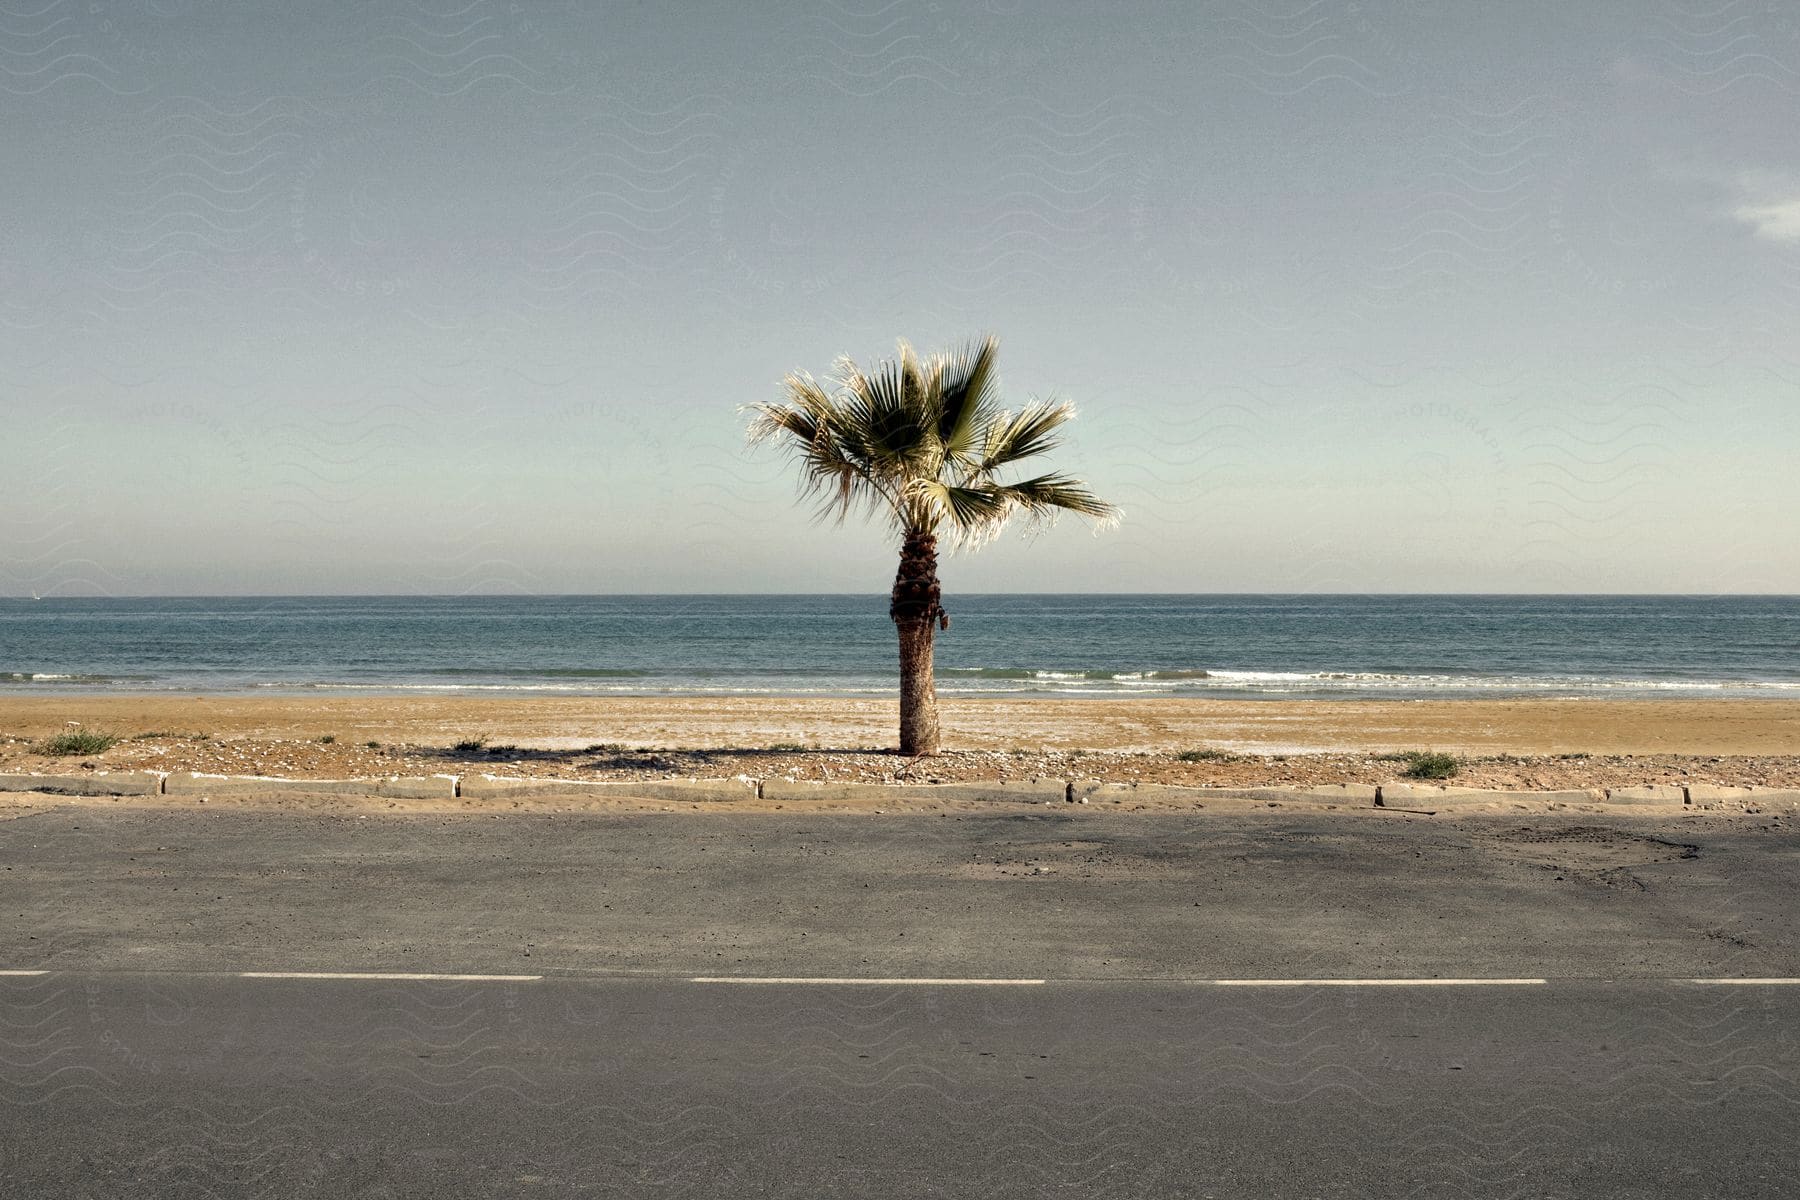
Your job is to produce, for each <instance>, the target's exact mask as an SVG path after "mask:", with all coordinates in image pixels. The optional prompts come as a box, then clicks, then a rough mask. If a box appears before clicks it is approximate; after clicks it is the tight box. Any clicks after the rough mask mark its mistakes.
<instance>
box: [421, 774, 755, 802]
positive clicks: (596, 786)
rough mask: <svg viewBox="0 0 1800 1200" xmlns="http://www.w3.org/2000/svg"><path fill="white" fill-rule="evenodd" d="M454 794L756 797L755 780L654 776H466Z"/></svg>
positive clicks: (679, 798) (587, 797) (469, 796)
mask: <svg viewBox="0 0 1800 1200" xmlns="http://www.w3.org/2000/svg"><path fill="white" fill-rule="evenodd" d="M457 794H458V795H459V796H461V797H463V798H464V799H466V800H557V799H565V798H566V799H570V800H591V799H596V798H603V797H607V796H623V797H626V798H628V799H634V800H675V801H695V802H701V803H720V802H725V803H730V802H731V801H734V800H754V799H756V794H757V791H756V780H754V779H750V778H747V777H746V778H742V779H657V780H645V781H643V782H633V781H617V780H584V779H531V778H526V777H522V776H521V777H512V776H504V775H465V776H463V778H462V781H461V786H460V787H459V788H458V790H457Z"/></svg>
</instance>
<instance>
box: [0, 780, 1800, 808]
mask: <svg viewBox="0 0 1800 1200" xmlns="http://www.w3.org/2000/svg"><path fill="white" fill-rule="evenodd" d="M0 792H13V793H30V794H34V795H48V796H63V797H84V796H85V797H112V798H115V799H117V798H125V797H139V796H174V797H192V798H193V799H194V800H195V801H197V802H206V801H210V800H212V799H214V798H217V799H220V800H227V801H230V800H250V799H254V798H257V797H285V798H293V799H305V798H320V799H328V798H331V797H341V798H344V799H346V800H389V801H396V800H406V801H432V800H438V801H446V800H460V801H465V802H467V801H491V802H494V803H495V806H496V807H500V806H503V805H511V806H518V805H520V804H521V803H524V802H531V803H534V804H535V803H538V802H546V801H556V802H566V801H596V800H601V801H603V800H609V799H617V800H633V801H645V800H650V801H662V802H673V803H727V804H743V803H745V802H758V801H761V802H785V803H807V802H814V803H840V804H869V803H884V802H887V803H921V802H923V803H932V802H944V803H952V804H965V803H980V802H995V801H998V802H1012V803H1027V804H1053V803H1059V802H1060V803H1070V804H1140V805H1141V804H1153V805H1156V806H1157V807H1184V806H1188V805H1204V804H1206V803H1208V802H1209V801H1247V802H1252V803H1265V804H1272V805H1287V804H1297V805H1324V806H1328V807H1333V808H1352V809H1354V808H1384V809H1401V810H1406V811H1409V812H1436V811H1437V810H1439V809H1446V808H1455V809H1459V810H1462V809H1469V808H1473V807H1480V806H1503V807H1509V806H1523V807H1545V808H1565V807H1577V808H1579V807H1583V806H1587V805H1632V806H1650V807H1665V808H1682V809H1687V810H1690V811H1720V812H1741V811H1745V810H1751V811H1756V810H1770V811H1788V812H1800V789H1788V788H1758V787H1712V786H1705V785H1700V784H1694V785H1691V786H1678V785H1668V784H1659V785H1652V786H1644V787H1620V788H1580V789H1565V790H1560V791H1494V790H1487V789H1481V788H1459V787H1449V786H1441V785H1433V784H1421V783H1407V782H1393V783H1383V784H1378V785H1377V784H1352V783H1342V784H1328V785H1319V786H1307V787H1238V788H1233V787H1181V786H1176V785H1170V784H1156V783H1112V782H1106V781H1104V780H1098V779H1079V780H1069V779H1025V780H1019V779H1009V780H1001V779H995V780H991V781H980V782H961V783H919V784H888V783H818V782H802V781H796V780H791V779H780V778H774V779H752V778H749V777H747V776H738V777H736V778H729V779H665V780H633V781H601V780H591V781H590V780H572V779H534V778H529V777H514V776H501V775H461V776H458V775H422V776H389V777H385V778H367V779H288V778H280V777H274V776H260V775H197V774H193V773H185V772H184V773H180V774H164V773H161V772H156V771H122V772H104V771H95V772H87V773H82V774H61V775H48V774H46V775H37V774H13V775H0Z"/></svg>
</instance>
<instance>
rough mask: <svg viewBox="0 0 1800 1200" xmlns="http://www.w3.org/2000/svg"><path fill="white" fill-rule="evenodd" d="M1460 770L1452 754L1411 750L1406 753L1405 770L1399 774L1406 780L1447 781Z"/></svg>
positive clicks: (1459, 765) (1460, 766) (1460, 765)
mask: <svg viewBox="0 0 1800 1200" xmlns="http://www.w3.org/2000/svg"><path fill="white" fill-rule="evenodd" d="M1460 770H1462V764H1460V763H1458V762H1457V761H1456V756H1455V755H1453V754H1440V753H1438V752H1437V751H1435V750H1413V751H1410V752H1408V753H1407V755H1406V770H1404V771H1402V772H1400V773H1401V774H1402V775H1404V776H1406V777H1407V778H1408V779H1449V778H1450V777H1451V776H1452V775H1455V774H1456V773H1457V772H1458V771H1460Z"/></svg>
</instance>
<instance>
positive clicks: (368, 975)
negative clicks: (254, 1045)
mask: <svg viewBox="0 0 1800 1200" xmlns="http://www.w3.org/2000/svg"><path fill="white" fill-rule="evenodd" d="M238 978H239V979H398V980H402V981H405V982H413V981H420V980H422V981H427V982H429V981H437V980H443V981H447V982H451V983H537V982H538V981H540V980H542V979H543V978H544V977H543V976H542V975H431V974H426V973H424V972H416V973H415V972H400V971H239V972H238Z"/></svg>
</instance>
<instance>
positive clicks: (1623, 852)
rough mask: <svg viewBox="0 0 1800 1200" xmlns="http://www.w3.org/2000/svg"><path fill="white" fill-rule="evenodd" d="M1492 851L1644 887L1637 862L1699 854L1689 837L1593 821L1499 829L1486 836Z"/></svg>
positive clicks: (1515, 859) (1610, 882)
mask: <svg viewBox="0 0 1800 1200" xmlns="http://www.w3.org/2000/svg"><path fill="white" fill-rule="evenodd" d="M1488 841H1489V844H1490V848H1491V849H1492V850H1493V852H1494V853H1495V855H1496V856H1498V857H1500V858H1504V859H1507V860H1509V861H1512V862H1516V863H1521V864H1524V865H1527V866H1533V867H1539V868H1543V869H1545V870H1556V871H1561V872H1563V873H1565V874H1568V875H1573V876H1583V877H1587V878H1592V879H1597V880H1598V881H1599V882H1601V883H1604V884H1607V885H1609V886H1613V887H1626V888H1638V889H1641V888H1643V887H1644V882H1643V880H1641V879H1639V878H1638V877H1637V875H1636V874H1634V869H1635V868H1637V867H1652V866H1658V865H1660V864H1663V863H1673V862H1684V861H1686V860H1689V859H1694V858H1698V857H1699V856H1700V847H1699V846H1696V845H1694V844H1692V843H1690V842H1673V841H1669V840H1668V839H1666V838H1659V837H1649V836H1646V835H1644V834H1639V833H1628V832H1626V831H1624V830H1620V829H1608V828H1606V827H1604V826H1598V825H1571V826H1568V827H1566V828H1562V829H1542V828H1533V827H1531V826H1520V827H1518V828H1516V829H1506V830H1501V831H1498V832H1496V833H1494V834H1493V835H1491V836H1490V838H1489V839H1488Z"/></svg>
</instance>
